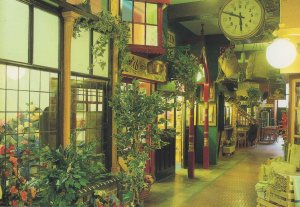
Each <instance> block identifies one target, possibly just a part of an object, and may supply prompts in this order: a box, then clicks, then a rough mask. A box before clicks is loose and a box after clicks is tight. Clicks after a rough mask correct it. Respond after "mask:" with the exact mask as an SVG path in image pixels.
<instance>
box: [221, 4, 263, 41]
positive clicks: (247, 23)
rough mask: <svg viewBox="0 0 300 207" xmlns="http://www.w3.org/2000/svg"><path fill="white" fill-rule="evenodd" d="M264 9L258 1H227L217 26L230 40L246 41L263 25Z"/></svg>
mask: <svg viewBox="0 0 300 207" xmlns="http://www.w3.org/2000/svg"><path fill="white" fill-rule="evenodd" d="M264 19H265V12H264V7H263V5H262V4H261V2H260V1H259V0H227V1H226V2H225V3H224V5H223V6H222V8H221V9H220V13H219V26H220V29H221V31H222V32H223V33H224V35H225V36H226V37H227V38H228V39H230V40H233V41H234V40H246V39H249V38H251V37H253V36H254V35H256V34H257V33H258V32H259V31H260V29H261V28H262V26H263V24H264Z"/></svg>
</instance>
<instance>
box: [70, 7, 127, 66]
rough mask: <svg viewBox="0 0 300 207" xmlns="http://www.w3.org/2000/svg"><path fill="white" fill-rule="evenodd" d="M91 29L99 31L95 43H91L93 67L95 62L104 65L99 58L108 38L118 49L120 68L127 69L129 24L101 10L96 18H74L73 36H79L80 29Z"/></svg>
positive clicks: (102, 53)
mask: <svg viewBox="0 0 300 207" xmlns="http://www.w3.org/2000/svg"><path fill="white" fill-rule="evenodd" d="M87 30H93V31H95V32H99V33H100V34H101V35H99V36H98V38H97V40H96V41H95V44H94V45H93V55H94V58H95V62H94V63H93V64H92V65H90V66H89V67H90V68H93V67H94V65H95V64H99V65H100V67H101V68H103V67H104V66H105V62H104V61H103V60H102V59H101V57H103V55H104V52H105V50H106V46H107V44H108V43H109V41H110V40H112V41H113V44H114V45H115V46H116V47H117V48H118V49H119V52H120V53H119V54H120V64H121V70H127V69H128V66H129V52H128V50H127V44H128V39H129V37H130V35H129V31H130V29H129V25H128V23H126V22H122V21H121V19H120V17H117V16H113V15H112V14H111V13H110V12H107V11H102V12H100V14H99V15H98V19H97V20H92V19H88V18H86V17H80V18H78V19H77V20H76V22H75V24H74V28H73V37H74V38H77V37H80V33H81V32H82V31H87Z"/></svg>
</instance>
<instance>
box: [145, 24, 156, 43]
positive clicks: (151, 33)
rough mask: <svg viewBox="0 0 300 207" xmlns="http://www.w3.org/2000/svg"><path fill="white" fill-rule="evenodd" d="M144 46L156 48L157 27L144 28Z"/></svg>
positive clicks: (148, 26)
mask: <svg viewBox="0 0 300 207" xmlns="http://www.w3.org/2000/svg"><path fill="white" fill-rule="evenodd" d="M146 31H147V33H146V45H151V46H158V41H157V26H150V25H147V26H146Z"/></svg>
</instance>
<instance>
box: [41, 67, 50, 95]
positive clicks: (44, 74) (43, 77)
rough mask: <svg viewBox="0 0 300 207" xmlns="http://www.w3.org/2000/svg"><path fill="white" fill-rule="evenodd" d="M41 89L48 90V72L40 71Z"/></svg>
mask: <svg viewBox="0 0 300 207" xmlns="http://www.w3.org/2000/svg"><path fill="white" fill-rule="evenodd" d="M41 83H42V84H41V91H46V92H48V91H49V85H50V79H49V73H48V72H41Z"/></svg>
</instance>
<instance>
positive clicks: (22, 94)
mask: <svg viewBox="0 0 300 207" xmlns="http://www.w3.org/2000/svg"><path fill="white" fill-rule="evenodd" d="M29 103H30V101H29V91H19V111H26V110H27V109H28V105H27V104H29Z"/></svg>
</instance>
